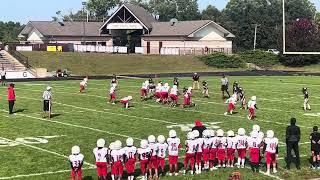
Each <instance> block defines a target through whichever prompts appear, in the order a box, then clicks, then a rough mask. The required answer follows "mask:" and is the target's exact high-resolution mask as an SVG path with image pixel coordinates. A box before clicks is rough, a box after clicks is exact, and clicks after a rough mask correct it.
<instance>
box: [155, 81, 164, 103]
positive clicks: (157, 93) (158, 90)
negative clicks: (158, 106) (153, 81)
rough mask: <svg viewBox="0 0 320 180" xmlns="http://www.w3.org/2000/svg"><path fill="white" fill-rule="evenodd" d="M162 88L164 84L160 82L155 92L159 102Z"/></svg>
mask: <svg viewBox="0 0 320 180" xmlns="http://www.w3.org/2000/svg"><path fill="white" fill-rule="evenodd" d="M161 90H162V84H161V83H158V84H157V87H156V90H155V94H154V96H155V98H156V102H157V103H159V102H160V101H161Z"/></svg>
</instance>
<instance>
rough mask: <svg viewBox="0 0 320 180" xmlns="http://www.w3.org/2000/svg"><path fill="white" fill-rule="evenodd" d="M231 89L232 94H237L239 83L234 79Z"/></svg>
mask: <svg viewBox="0 0 320 180" xmlns="http://www.w3.org/2000/svg"><path fill="white" fill-rule="evenodd" d="M232 91H233V94H238V93H239V84H238V82H237V81H235V82H234V83H233V89H232Z"/></svg>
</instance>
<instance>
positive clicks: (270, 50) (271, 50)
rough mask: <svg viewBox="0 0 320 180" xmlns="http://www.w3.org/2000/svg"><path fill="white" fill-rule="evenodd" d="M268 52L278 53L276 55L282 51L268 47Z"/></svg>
mask: <svg viewBox="0 0 320 180" xmlns="http://www.w3.org/2000/svg"><path fill="white" fill-rule="evenodd" d="M267 52H270V53H273V54H276V55H279V54H280V51H278V50H277V49H268V51H267Z"/></svg>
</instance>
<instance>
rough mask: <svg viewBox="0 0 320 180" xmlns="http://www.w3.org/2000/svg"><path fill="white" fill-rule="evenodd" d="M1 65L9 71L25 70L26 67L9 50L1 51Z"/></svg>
mask: <svg viewBox="0 0 320 180" xmlns="http://www.w3.org/2000/svg"><path fill="white" fill-rule="evenodd" d="M0 67H1V68H2V67H4V68H5V70H7V71H25V70H26V67H25V66H24V65H23V64H21V63H20V62H19V61H18V60H17V59H16V58H14V57H13V56H11V55H10V54H9V53H8V52H7V51H4V50H1V51H0Z"/></svg>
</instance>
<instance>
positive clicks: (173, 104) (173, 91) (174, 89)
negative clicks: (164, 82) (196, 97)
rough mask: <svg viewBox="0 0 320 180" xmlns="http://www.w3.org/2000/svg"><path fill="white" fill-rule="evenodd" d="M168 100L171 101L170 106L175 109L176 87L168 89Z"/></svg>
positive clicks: (176, 100)
mask: <svg viewBox="0 0 320 180" xmlns="http://www.w3.org/2000/svg"><path fill="white" fill-rule="evenodd" d="M170 99H171V101H172V102H171V106H173V107H176V106H177V104H178V87H177V85H173V86H172V88H171V89H170Z"/></svg>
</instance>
